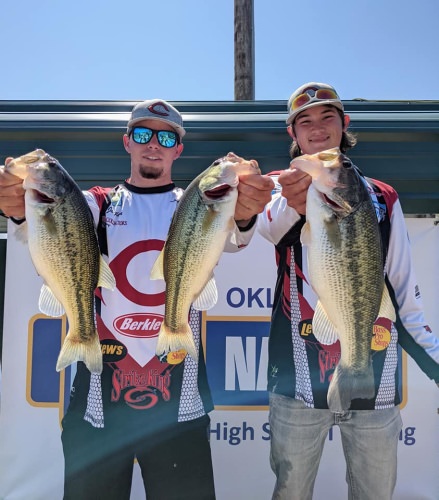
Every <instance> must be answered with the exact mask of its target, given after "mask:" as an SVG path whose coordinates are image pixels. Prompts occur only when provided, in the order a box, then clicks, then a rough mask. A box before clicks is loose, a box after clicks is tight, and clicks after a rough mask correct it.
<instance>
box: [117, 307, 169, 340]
mask: <svg viewBox="0 0 439 500" xmlns="http://www.w3.org/2000/svg"><path fill="white" fill-rule="evenodd" d="M162 322H163V316H162V315H161V314H143V313H133V314H125V315H124V316H120V317H119V318H117V319H115V321H114V323H113V324H114V328H115V329H116V330H117V331H118V332H119V333H121V334H122V335H127V336H128V337H144V338H145V337H157V335H158V334H159V330H160V326H161V324H162Z"/></svg>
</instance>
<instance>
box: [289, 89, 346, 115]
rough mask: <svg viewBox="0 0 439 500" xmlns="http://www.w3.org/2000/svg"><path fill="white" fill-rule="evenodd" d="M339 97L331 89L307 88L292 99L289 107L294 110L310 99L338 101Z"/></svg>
mask: <svg viewBox="0 0 439 500" xmlns="http://www.w3.org/2000/svg"><path fill="white" fill-rule="evenodd" d="M338 100H340V98H339V97H338V95H337V94H336V92H334V91H333V90H331V89H313V88H309V89H306V90H304V91H303V92H302V94H300V95H298V96H297V97H296V98H295V99H294V101H293V102H292V103H291V109H292V110H293V111H295V110H296V109H299V108H301V107H302V106H304V105H305V104H308V103H309V102H312V101H338Z"/></svg>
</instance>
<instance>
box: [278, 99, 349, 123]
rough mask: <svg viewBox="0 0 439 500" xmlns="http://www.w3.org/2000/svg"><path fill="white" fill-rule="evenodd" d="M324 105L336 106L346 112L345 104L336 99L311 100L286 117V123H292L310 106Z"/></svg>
mask: <svg viewBox="0 0 439 500" xmlns="http://www.w3.org/2000/svg"><path fill="white" fill-rule="evenodd" d="M324 105H329V106H334V108H337V109H339V110H340V111H343V112H344V108H343V104H342V103H341V102H340V101H334V100H327V101H314V102H310V103H309V104H305V106H302V107H301V108H300V109H297V110H296V111H294V112H293V113H291V115H290V116H289V117H288V118H287V119H286V123H287V124H288V125H291V123H293V121H294V120H295V118H296V117H297V115H300V113H302V112H303V111H305V110H306V109H308V108H312V107H314V106H324Z"/></svg>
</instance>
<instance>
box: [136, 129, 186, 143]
mask: <svg viewBox="0 0 439 500" xmlns="http://www.w3.org/2000/svg"><path fill="white" fill-rule="evenodd" d="M128 135H131V137H132V138H133V141H134V142H136V143H137V144H148V142H149V141H150V140H151V139H152V138H153V136H154V135H156V136H157V140H158V142H159V144H160V146H163V147H164V148H173V147H174V146H175V145H176V144H178V143H179V142H180V138H179V137H178V134H177V133H176V132H173V131H172V130H153V129H152V128H147V127H134V128H133V129H131V132H130V133H129V134H128Z"/></svg>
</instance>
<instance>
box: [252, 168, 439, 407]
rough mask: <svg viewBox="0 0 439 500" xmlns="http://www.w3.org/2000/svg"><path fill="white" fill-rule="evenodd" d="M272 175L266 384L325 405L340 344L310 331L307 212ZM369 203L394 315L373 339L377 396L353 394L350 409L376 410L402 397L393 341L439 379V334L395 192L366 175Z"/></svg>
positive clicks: (264, 227)
mask: <svg viewBox="0 0 439 500" xmlns="http://www.w3.org/2000/svg"><path fill="white" fill-rule="evenodd" d="M277 177H278V173H273V174H272V178H273V180H274V181H275V184H276V188H275V192H274V194H273V197H272V201H271V202H270V203H269V204H268V205H267V207H266V209H265V212H264V214H263V215H262V216H261V217H260V218H259V220H258V230H259V232H260V233H261V234H262V236H264V237H265V238H266V239H268V240H269V241H270V242H272V243H273V244H274V245H275V250H276V263H277V267H278V272H277V282H276V289H275V294H274V303H273V310H272V321H271V328H270V339H269V360H268V389H269V391H273V392H276V393H280V394H283V395H286V396H289V397H293V398H296V399H300V400H303V401H304V403H305V404H306V405H307V406H309V407H313V408H328V405H327V392H328V386H329V382H330V380H331V377H332V374H333V373H334V370H335V367H336V366H337V363H338V361H339V359H340V342H339V341H337V342H336V343H334V344H332V345H323V344H320V343H319V342H318V341H317V340H316V338H315V337H314V335H313V333H312V319H313V314H314V308H315V306H316V304H317V296H316V294H315V293H314V291H313V289H312V288H311V286H310V285H309V279H308V276H307V266H306V259H307V255H306V247H302V245H301V243H300V232H301V229H302V226H303V224H304V222H305V217H303V216H300V215H299V214H298V213H297V212H296V211H295V210H294V209H293V208H291V207H289V206H288V205H287V202H286V199H285V198H284V197H283V196H282V195H281V187H280V185H279V183H278V182H277ZM364 181H365V182H366V184H367V186H368V189H369V193H370V196H371V198H372V201H373V203H374V206H375V209H376V213H377V218H378V221H379V226H380V230H381V235H382V241H383V243H384V249H385V253H386V255H385V266H384V270H383V271H384V272H385V279H386V285H387V287H388V290H389V292H390V295H391V297H392V299H393V302H394V305H395V309H396V312H397V320H396V321H395V323H394V324H393V323H392V322H391V321H390V320H385V319H383V318H378V319H377V321H376V323H375V325H374V339H373V342H372V345H371V358H372V366H373V370H374V375H375V384H376V388H375V397H374V398H373V399H370V400H369V399H354V400H353V401H352V403H351V409H381V408H388V407H391V406H395V405H398V404H399V403H400V402H401V366H400V365H401V363H399V357H400V353H399V352H398V344H399V345H401V346H402V347H403V348H404V349H405V350H406V351H407V352H408V354H409V355H411V356H412V357H413V358H414V359H415V361H416V362H417V364H418V365H419V366H420V368H421V369H422V370H423V371H424V372H425V373H426V374H427V376H429V377H430V378H433V379H434V380H435V381H436V382H439V339H438V338H437V337H436V336H435V335H434V334H433V332H432V331H431V329H430V328H429V327H428V325H427V324H426V321H425V318H424V313H423V306H422V300H421V295H420V291H419V287H418V284H417V281H416V276H415V272H414V266H413V261H412V256H411V250H410V243H409V239H408V234H407V229H406V226H405V221H404V216H403V212H402V209H401V205H400V202H399V199H398V195H397V193H396V191H395V190H394V189H393V188H392V187H391V186H389V185H387V184H384V183H382V182H379V181H377V180H374V179H364Z"/></svg>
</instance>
